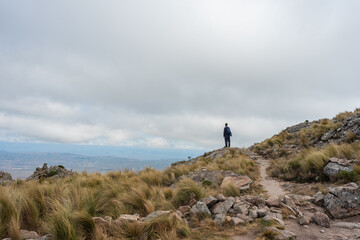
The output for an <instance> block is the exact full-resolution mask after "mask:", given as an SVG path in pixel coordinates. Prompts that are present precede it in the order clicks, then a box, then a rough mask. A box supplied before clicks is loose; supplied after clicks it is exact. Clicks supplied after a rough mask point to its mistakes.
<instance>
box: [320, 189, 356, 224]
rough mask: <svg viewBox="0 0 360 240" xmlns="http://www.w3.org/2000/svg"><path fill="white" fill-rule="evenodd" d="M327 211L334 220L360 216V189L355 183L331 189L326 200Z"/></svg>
mask: <svg viewBox="0 0 360 240" xmlns="http://www.w3.org/2000/svg"><path fill="white" fill-rule="evenodd" d="M324 205H325V208H326V210H327V211H328V212H329V213H330V214H331V216H333V217H334V218H346V217H351V216H355V215H358V214H360V189H359V187H358V185H356V184H355V183H349V184H347V185H345V186H341V187H336V188H330V191H329V193H328V194H326V196H325V198H324Z"/></svg>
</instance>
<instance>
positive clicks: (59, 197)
mask: <svg viewBox="0 0 360 240" xmlns="http://www.w3.org/2000/svg"><path fill="white" fill-rule="evenodd" d="M203 167H206V168H207V169H208V170H219V169H222V170H231V171H234V172H237V173H240V174H246V175H249V176H250V177H252V178H253V179H254V178H256V177H257V176H258V169H257V166H256V164H254V162H253V161H252V160H251V159H248V158H246V157H245V156H244V155H243V154H242V153H241V151H240V150H239V149H230V150H229V151H228V154H226V155H225V156H223V157H221V158H217V159H216V160H215V161H213V162H212V161H209V159H207V158H205V157H200V158H199V160H198V161H197V162H195V163H192V164H190V165H180V166H176V167H172V168H168V169H166V170H163V171H159V170H154V169H151V168H146V169H144V170H143V171H140V172H138V173H135V172H133V171H118V172H109V173H107V174H98V173H94V174H88V173H86V172H83V173H79V174H75V175H74V176H71V177H67V178H64V179H54V180H45V181H40V182H34V181H29V182H24V181H21V180H18V181H17V182H16V183H13V184H12V185H10V186H0V226H1V227H0V238H4V237H11V238H12V239H19V229H27V230H34V231H36V232H38V233H41V234H46V233H52V234H53V236H54V237H55V238H56V239H137V238H139V236H140V235H141V234H143V233H144V232H147V234H148V235H149V236H150V239H157V238H161V239H176V238H191V239H196V238H198V239H201V236H202V234H204V231H199V229H197V230H194V231H191V228H189V226H188V224H187V223H186V222H183V221H179V220H177V219H176V218H171V219H168V218H166V219H157V220H155V221H152V222H150V223H146V224H139V223H133V224H130V223H129V224H125V225H122V226H121V227H120V226H119V227H118V228H113V229H111V231H110V232H107V233H103V232H101V231H99V230H98V229H95V226H94V222H93V220H92V217H93V216H101V217H105V216H110V217H111V218H112V219H116V218H117V217H118V216H119V215H120V214H125V213H128V214H135V213H137V214H140V215H141V216H146V215H147V214H149V213H151V212H153V211H156V210H173V209H176V208H177V207H178V206H180V205H186V204H189V203H190V202H193V201H196V200H199V199H201V198H203V197H205V196H208V195H210V194H217V193H223V194H227V195H229V194H230V195H234V194H235V195H236V194H239V193H238V192H236V191H235V193H234V191H231V189H230V191H229V190H226V189H225V190H221V189H219V187H218V186H213V185H211V186H200V185H198V184H196V183H194V182H193V181H192V180H190V179H187V178H185V179H183V180H181V181H180V182H178V178H179V177H180V176H182V175H186V174H187V173H189V172H190V171H197V170H200V169H201V168H203ZM175 182H178V183H177V184H176V187H175V189H172V188H170V187H169V186H170V185H171V184H173V183H175ZM208 221H212V220H208ZM190 227H192V228H195V227H196V228H200V229H201V228H202V227H204V228H205V226H202V225H201V223H196V222H195V223H192V226H190ZM221 231H223V230H219V232H220V235H221ZM241 231H243V229H239V232H241ZM214 234H215V233H214ZM224 234H225V232H224Z"/></svg>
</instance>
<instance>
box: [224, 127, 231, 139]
mask: <svg viewBox="0 0 360 240" xmlns="http://www.w3.org/2000/svg"><path fill="white" fill-rule="evenodd" d="M230 136H232V134H231V130H230V128H229V127H224V137H230Z"/></svg>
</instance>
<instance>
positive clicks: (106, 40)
mask: <svg viewBox="0 0 360 240" xmlns="http://www.w3.org/2000/svg"><path fill="white" fill-rule="evenodd" d="M359 7H360V3H359V2H358V1H355V0H354V1H346V2H344V1H316V2H313V1H308V2H304V1H271V2H267V1H253V0H252V1H240V2H239V1H232V0H228V1H211V0H210V1H209V0H202V1H190V0H185V1H177V2H174V1H166V0H162V1H158V0H156V1H138V0H135V1H115V0H114V1H107V2H101V3H100V2H98V1H88V0H87V1H85V0H84V1H76V2H74V1H61V2H49V1H45V0H43V1H36V2H26V3H22V4H21V6H19V4H18V3H16V2H14V1H2V2H1V3H0V140H5V141H45V142H47V141H50V142H66V143H82V144H105V145H107V144H111V145H131V146H147V147H170V148H172V147H176V148H216V147H221V146H222V145H223V143H222V128H223V124H224V123H225V122H228V123H229V125H230V127H231V129H232V131H233V133H234V137H233V142H234V144H235V145H238V146H247V145H250V144H252V143H253V142H254V141H260V140H262V139H263V138H265V137H269V136H270V135H272V134H274V133H276V132H277V131H279V130H281V129H283V128H285V127H287V126H288V125H290V124H294V123H297V122H300V121H304V120H305V119H309V120H311V119H317V118H322V117H332V116H333V115H334V114H336V113H338V112H341V111H345V110H353V109H354V108H356V107H359V103H360V95H359V94H358V89H360V81H359V80H358V79H359V76H360V70H359V67H358V65H359V64H358V63H359V62H360V59H359V58H360V47H359V44H358V43H359V42H360V16H359V15H358V11H357V9H359Z"/></svg>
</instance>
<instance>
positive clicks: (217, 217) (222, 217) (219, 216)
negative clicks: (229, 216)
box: [214, 213, 226, 226]
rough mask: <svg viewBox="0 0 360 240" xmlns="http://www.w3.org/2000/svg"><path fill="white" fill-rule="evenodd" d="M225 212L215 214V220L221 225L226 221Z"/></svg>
mask: <svg viewBox="0 0 360 240" xmlns="http://www.w3.org/2000/svg"><path fill="white" fill-rule="evenodd" d="M225 216H226V215H225V214H222V213H219V214H216V215H215V219H214V222H215V223H216V224H217V225H219V226H222V225H223V224H224V222H225Z"/></svg>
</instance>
